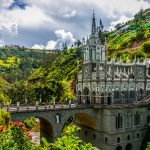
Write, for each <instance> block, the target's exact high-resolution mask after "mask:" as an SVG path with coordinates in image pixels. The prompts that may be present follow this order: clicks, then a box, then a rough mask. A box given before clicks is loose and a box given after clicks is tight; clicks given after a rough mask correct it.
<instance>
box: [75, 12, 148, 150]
mask: <svg viewBox="0 0 150 150" xmlns="http://www.w3.org/2000/svg"><path fill="white" fill-rule="evenodd" d="M102 32H103V24H102V21H101V19H100V23H99V26H98V27H97V25H96V19H95V14H94V12H93V18H92V27H91V34H90V36H89V37H88V38H87V39H83V40H82V45H81V51H82V56H83V65H82V69H81V70H80V71H79V72H78V76H77V84H76V92H77V93H76V96H77V99H78V103H79V104H81V105H85V106H91V105H92V106H93V108H94V109H95V111H97V115H99V116H100V119H99V120H97V126H96V129H92V128H86V127H83V128H82V130H83V131H82V132H85V133H82V135H81V136H82V138H83V139H84V140H85V141H89V142H92V143H93V144H94V145H95V146H96V147H98V148H100V150H140V147H141V143H142V140H143V138H144V137H145V134H146V125H147V124H148V123H149V121H150V111H149V102H148V100H147V99H148V98H149V97H150V96H149V94H150V64H149V62H148V61H147V59H145V60H144V61H143V62H140V61H139V59H137V58H135V59H134V60H133V61H132V62H126V63H124V62H123V61H122V60H121V59H120V60H119V61H116V60H115V59H114V58H112V59H111V60H110V61H107V59H106V43H105V44H102V42H101V36H100V35H101V34H102ZM87 135H88V136H87ZM92 135H95V136H94V137H93V136H92ZM96 137H97V138H96Z"/></svg>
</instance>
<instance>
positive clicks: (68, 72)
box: [27, 49, 80, 102]
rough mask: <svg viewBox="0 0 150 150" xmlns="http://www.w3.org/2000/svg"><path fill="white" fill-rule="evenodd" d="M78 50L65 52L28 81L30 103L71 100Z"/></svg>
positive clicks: (41, 68)
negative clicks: (40, 100)
mask: <svg viewBox="0 0 150 150" xmlns="http://www.w3.org/2000/svg"><path fill="white" fill-rule="evenodd" d="M79 52H80V51H79V49H71V50H65V51H64V52H63V53H62V54H61V55H60V56H58V57H56V58H55V59H54V61H53V62H52V63H51V66H48V67H40V68H39V69H37V70H36V71H35V72H34V73H33V74H32V75H31V76H30V77H29V79H28V85H27V89H28V90H29V92H28V94H29V93H32V94H29V95H32V97H31V99H32V101H35V100H39V99H40V98H41V99H42V102H53V101H54V99H55V100H56V101H65V100H66V99H71V100H73V99H74V98H75V97H74V90H75V80H76V73H77V69H78V67H79V63H80V62H79V60H78V58H79V57H80V53H79Z"/></svg>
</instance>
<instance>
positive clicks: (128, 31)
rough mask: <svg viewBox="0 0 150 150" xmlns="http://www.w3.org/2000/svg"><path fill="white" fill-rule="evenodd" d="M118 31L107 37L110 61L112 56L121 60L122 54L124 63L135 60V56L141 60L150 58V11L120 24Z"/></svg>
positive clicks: (140, 13)
mask: <svg viewBox="0 0 150 150" xmlns="http://www.w3.org/2000/svg"><path fill="white" fill-rule="evenodd" d="M116 29H117V30H115V31H113V32H110V33H109V34H108V36H107V50H108V53H109V56H108V59H110V58H111V57H112V55H114V56H115V57H116V58H117V59H119V57H120V54H121V53H122V55H121V57H122V58H123V59H124V61H128V60H133V58H134V56H135V55H136V56H137V57H140V58H141V60H143V58H144V57H150V53H149V39H150V9H147V10H145V11H143V10H141V11H140V12H139V13H137V14H136V15H135V16H134V19H133V20H130V21H128V22H127V23H125V24H124V23H123V24H118V25H117V26H116ZM147 41H148V42H147ZM118 56H119V57H118Z"/></svg>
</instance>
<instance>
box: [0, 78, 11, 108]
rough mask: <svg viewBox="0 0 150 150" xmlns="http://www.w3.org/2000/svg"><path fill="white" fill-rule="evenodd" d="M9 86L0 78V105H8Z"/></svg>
mask: <svg viewBox="0 0 150 150" xmlns="http://www.w3.org/2000/svg"><path fill="white" fill-rule="evenodd" d="M10 89H11V85H10V84H9V83H8V82H7V81H5V80H4V79H2V78H1V77H0V104H2V105H4V104H5V105H8V104H9V103H10V97H9V90H10Z"/></svg>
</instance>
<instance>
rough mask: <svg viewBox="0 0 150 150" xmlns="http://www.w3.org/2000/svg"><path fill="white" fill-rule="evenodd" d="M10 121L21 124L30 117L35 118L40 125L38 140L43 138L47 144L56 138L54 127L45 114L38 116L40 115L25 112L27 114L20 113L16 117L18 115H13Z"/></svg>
mask: <svg viewBox="0 0 150 150" xmlns="http://www.w3.org/2000/svg"><path fill="white" fill-rule="evenodd" d="M11 116H12V117H11V120H12V121H13V122H15V121H17V122H23V121H24V120H26V119H28V118H30V117H35V118H37V119H39V124H40V127H39V128H40V129H39V131H40V139H41V137H45V138H46V139H47V140H48V141H49V142H53V141H54V140H55V136H56V130H55V127H54V123H53V121H50V120H49V119H48V118H47V117H46V115H45V114H40V113H32V112H27V113H21V112H20V114H19V115H18V113H14V114H12V115H11Z"/></svg>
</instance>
